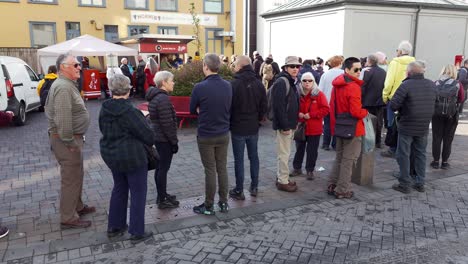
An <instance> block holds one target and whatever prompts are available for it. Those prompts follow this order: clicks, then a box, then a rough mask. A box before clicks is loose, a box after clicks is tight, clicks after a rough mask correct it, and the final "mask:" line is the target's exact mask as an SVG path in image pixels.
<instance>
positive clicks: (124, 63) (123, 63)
mask: <svg viewBox="0 0 468 264" xmlns="http://www.w3.org/2000/svg"><path fill="white" fill-rule="evenodd" d="M120 63H121V65H120V70H121V71H122V74H123V75H125V76H127V78H128V79H130V84H131V83H132V74H131V73H130V68H128V60H127V58H122V59H121V60H120ZM130 94H132V90H130Z"/></svg>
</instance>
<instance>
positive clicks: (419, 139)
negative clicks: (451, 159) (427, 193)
mask: <svg viewBox="0 0 468 264" xmlns="http://www.w3.org/2000/svg"><path fill="white" fill-rule="evenodd" d="M425 71H426V64H425V63H424V62H423V61H414V62H411V63H410V64H409V65H408V68H407V74H408V77H407V78H406V79H404V80H403V82H402V83H401V85H400V87H399V88H398V90H397V91H396V92H395V94H394V96H393V97H392V100H391V101H390V102H389V103H388V105H389V106H390V109H391V111H398V112H399V115H400V119H399V123H398V147H397V150H396V156H397V161H398V165H399V166H400V175H399V177H398V182H399V183H397V184H395V185H393V187H392V188H393V189H394V190H396V191H399V192H402V193H410V185H411V182H412V180H411V179H410V155H411V156H412V157H411V162H413V164H414V170H412V173H411V174H413V175H412V176H413V179H414V184H413V186H412V187H413V188H414V189H415V190H416V191H418V192H424V179H425V176H426V146H427V134H428V132H429V123H430V122H431V120H432V115H433V113H434V102H435V98H436V87H435V84H434V82H433V81H431V80H429V79H426V78H424V72H425Z"/></svg>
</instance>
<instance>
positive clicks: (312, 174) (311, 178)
mask: <svg viewBox="0 0 468 264" xmlns="http://www.w3.org/2000/svg"><path fill="white" fill-rule="evenodd" d="M313 179H314V172H313V171H308V172H307V180H309V181H312V180H313Z"/></svg>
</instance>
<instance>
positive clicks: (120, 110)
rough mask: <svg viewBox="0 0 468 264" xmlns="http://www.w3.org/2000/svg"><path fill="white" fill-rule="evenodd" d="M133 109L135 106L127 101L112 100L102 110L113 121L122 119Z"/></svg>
mask: <svg viewBox="0 0 468 264" xmlns="http://www.w3.org/2000/svg"><path fill="white" fill-rule="evenodd" d="M132 107H133V105H132V104H131V103H130V101H128V100H127V99H110V100H107V101H105V102H104V103H103V104H102V110H103V111H104V112H105V113H106V114H108V117H112V119H115V118H119V117H121V116H122V115H124V114H125V113H127V112H128V111H130V110H131V108H132Z"/></svg>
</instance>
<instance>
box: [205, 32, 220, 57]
mask: <svg viewBox="0 0 468 264" xmlns="http://www.w3.org/2000/svg"><path fill="white" fill-rule="evenodd" d="M217 31H223V29H222V28H205V34H206V35H205V50H206V52H210V53H216V54H223V53H224V45H223V37H218V36H216V32H217Z"/></svg>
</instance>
